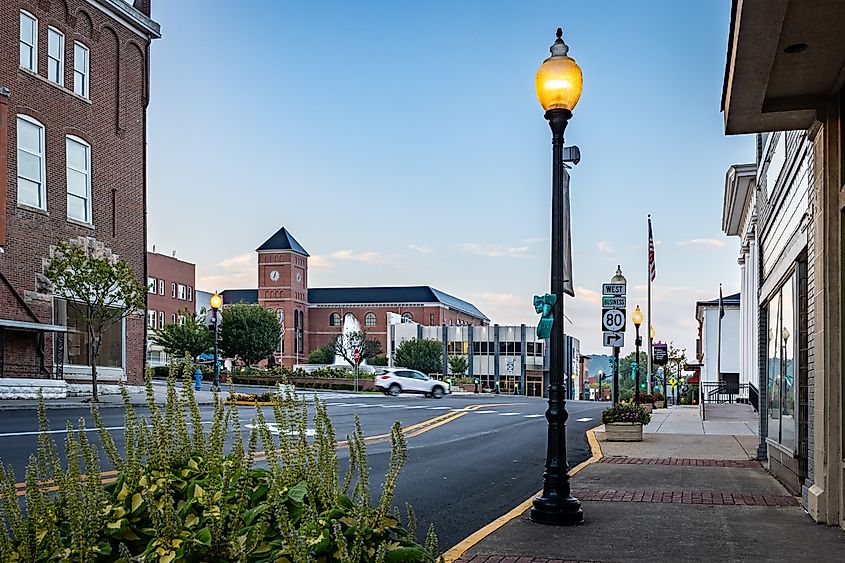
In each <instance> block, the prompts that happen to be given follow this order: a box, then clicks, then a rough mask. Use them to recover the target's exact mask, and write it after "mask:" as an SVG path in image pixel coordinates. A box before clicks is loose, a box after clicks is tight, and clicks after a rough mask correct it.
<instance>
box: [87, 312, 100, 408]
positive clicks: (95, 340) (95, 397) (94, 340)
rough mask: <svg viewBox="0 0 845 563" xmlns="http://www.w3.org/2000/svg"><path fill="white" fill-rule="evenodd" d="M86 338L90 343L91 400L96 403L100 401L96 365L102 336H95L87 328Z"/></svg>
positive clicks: (92, 331)
mask: <svg viewBox="0 0 845 563" xmlns="http://www.w3.org/2000/svg"><path fill="white" fill-rule="evenodd" d="M88 338H89V339H90V341H91V391H92V394H91V400H92V401H93V402H95V403H97V402H99V400H100V396H99V394H98V392H97V363H98V362H99V360H100V343H101V340H102V336H100V335H96V336H95V335H94V330H93V329H92V328H89V329H88Z"/></svg>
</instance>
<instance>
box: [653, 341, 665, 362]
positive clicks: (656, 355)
mask: <svg viewBox="0 0 845 563" xmlns="http://www.w3.org/2000/svg"><path fill="white" fill-rule="evenodd" d="M651 361H652V363H653V364H654V365H656V366H665V365H666V364H667V363H669V350H668V346H667V345H666V344H654V345H652V354H651Z"/></svg>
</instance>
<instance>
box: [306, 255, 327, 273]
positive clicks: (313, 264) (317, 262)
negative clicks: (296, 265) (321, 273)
mask: <svg viewBox="0 0 845 563" xmlns="http://www.w3.org/2000/svg"><path fill="white" fill-rule="evenodd" d="M308 269H309V270H331V269H332V263H331V261H329V259H328V258H326V257H325V256H316V255H315V256H309V257H308Z"/></svg>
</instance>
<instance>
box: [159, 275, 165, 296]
mask: <svg viewBox="0 0 845 563" xmlns="http://www.w3.org/2000/svg"><path fill="white" fill-rule="evenodd" d="M158 294H159V295H164V280H163V279H160V280H158Z"/></svg>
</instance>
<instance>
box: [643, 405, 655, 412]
mask: <svg viewBox="0 0 845 563" xmlns="http://www.w3.org/2000/svg"><path fill="white" fill-rule="evenodd" d="M640 406H641V407H642V408H643V409H645V412H651V411H652V410H654V405H653V404H651V403H640Z"/></svg>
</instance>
